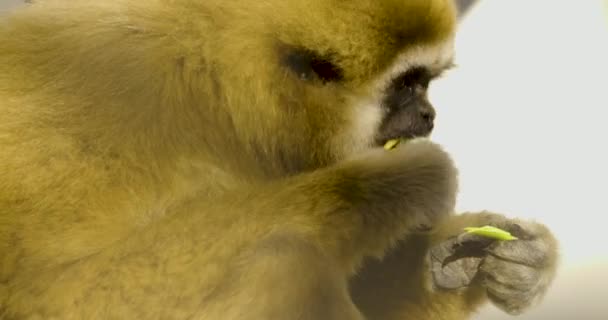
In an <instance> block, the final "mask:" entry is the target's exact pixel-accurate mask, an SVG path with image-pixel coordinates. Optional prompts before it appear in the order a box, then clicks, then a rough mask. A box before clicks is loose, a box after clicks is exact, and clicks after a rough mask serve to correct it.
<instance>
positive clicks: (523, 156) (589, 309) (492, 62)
mask: <svg viewBox="0 0 608 320" xmlns="http://www.w3.org/2000/svg"><path fill="white" fill-rule="evenodd" d="M67 1H69V0H67ZM18 2H20V1H18V0H0V10H2V9H6V8H9V7H12V6H13V5H15V4H17V3H18ZM603 9H604V8H602V0H579V1H566V0H502V1H500V0H482V1H481V2H480V3H479V4H478V5H477V6H475V7H474V8H473V10H472V11H471V12H470V13H469V14H468V15H467V16H466V18H465V20H464V21H463V22H462V24H461V26H460V32H459V36H458V38H457V48H456V49H457V63H458V64H459V67H458V69H456V70H454V71H452V72H450V73H448V74H447V75H446V76H445V77H444V78H443V79H442V80H439V81H438V82H436V84H435V85H434V86H433V90H432V99H433V102H434V103H435V106H436V108H437V109H438V119H437V122H438V123H437V129H436V131H435V134H434V136H433V137H434V139H435V140H436V141H438V142H441V143H442V144H444V145H445V146H446V148H447V149H448V150H449V151H450V152H451V153H452V154H453V156H454V158H455V160H456V162H457V165H458V166H459V168H460V172H461V193H460V199H459V209H460V210H462V211H465V210H481V209H491V210H495V211H500V212H505V213H509V214H512V215H517V216H519V217H525V218H530V219H536V220H539V221H542V222H543V223H546V224H547V225H549V226H550V227H551V228H552V229H553V230H554V232H555V234H556V235H557V237H558V238H559V239H560V241H561V246H562V255H563V257H562V267H561V268H560V273H559V275H558V279H557V281H556V283H555V285H554V286H553V288H552V290H551V291H550V293H549V295H548V296H547V298H546V300H545V302H544V303H543V304H542V305H541V306H540V307H538V308H536V309H534V310H533V311H531V312H529V313H527V314H526V315H524V316H521V317H518V318H517V319H522V320H524V319H525V320H528V319H534V320H543V319H581V320H593V319H608V249H607V247H608V241H607V240H606V239H607V238H608V232H605V231H604V229H605V228H608V224H607V223H606V217H607V216H608V202H607V200H608V170H607V169H606V166H607V165H608V152H607V151H608V19H607V18H606V17H607V15H606V14H605V11H603ZM607 230H608V229H607ZM478 319H489V320H499V319H511V317H509V316H506V315H504V314H503V313H501V312H499V311H497V310H496V309H494V308H492V307H487V308H485V309H484V310H482V312H481V313H480V314H479V316H478Z"/></svg>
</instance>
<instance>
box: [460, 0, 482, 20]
mask: <svg viewBox="0 0 608 320" xmlns="http://www.w3.org/2000/svg"><path fill="white" fill-rule="evenodd" d="M477 2H479V1H478V0H456V6H457V7H458V19H459V20H462V19H463V18H464V16H465V15H466V14H467V13H468V12H469V10H470V9H471V8H472V7H473V6H474V5H475V4H476V3H477Z"/></svg>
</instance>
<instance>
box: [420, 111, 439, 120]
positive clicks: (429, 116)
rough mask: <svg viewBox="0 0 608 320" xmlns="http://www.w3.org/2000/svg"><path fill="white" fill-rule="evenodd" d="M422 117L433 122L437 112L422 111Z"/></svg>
mask: <svg viewBox="0 0 608 320" xmlns="http://www.w3.org/2000/svg"><path fill="white" fill-rule="evenodd" d="M420 117H421V118H422V119H423V120H424V121H425V122H429V123H432V122H433V121H434V120H435V112H433V111H431V110H424V111H420Z"/></svg>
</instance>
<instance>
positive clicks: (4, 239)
mask: <svg viewBox="0 0 608 320" xmlns="http://www.w3.org/2000/svg"><path fill="white" fill-rule="evenodd" d="M454 23H455V16H454V8H453V6H452V4H451V2H450V1H442V0H433V1H429V0H412V1H400V0H381V1H379V0H355V1H338V0H309V1H284V0H268V1H244V0H243V1H236V0H233V1H227V0H205V1H195V0H148V1H137V0H111V1H93V0H70V1H65V0H46V1H37V2H35V4H33V5H31V6H28V7H25V8H22V9H19V10H18V11H16V12H14V13H13V14H11V15H10V16H8V17H6V18H5V20H2V21H0V150H2V151H1V152H0V173H1V174H2V178H1V179H0V318H2V319H222V320H224V319H225V320H229V319H315V320H317V319H319V320H326V319H327V320H329V319H363V318H364V317H365V318H366V319H462V318H466V317H467V316H468V315H469V314H470V313H471V312H472V311H473V310H475V308H476V307H477V305H479V303H481V302H482V301H483V300H484V297H485V294H484V292H485V291H484V288H485V287H484V286H483V285H481V284H480V285H476V286H474V287H472V288H470V289H469V290H465V291H455V292H439V291H437V290H433V289H432V288H430V287H429V285H428V276H427V272H425V269H424V266H425V255H426V252H427V249H428V247H429V245H431V244H435V243H441V242H442V241H443V240H445V239H447V238H448V237H449V236H452V235H456V234H458V233H459V232H460V230H461V229H460V227H461V226H464V225H482V224H485V223H486V222H487V221H489V220H488V219H489V217H493V219H497V217H499V216H497V215H485V214H475V215H464V216H450V215H449V213H451V210H452V209H453V205H454V199H455V192H456V173H455V169H454V168H453V165H452V163H451V161H450V159H449V157H448V156H447V155H446V154H445V152H443V151H442V150H441V149H440V148H439V147H438V146H436V145H435V144H433V143H430V142H428V141H426V140H421V141H414V142H412V143H411V144H408V145H407V146H405V147H403V148H399V149H398V150H395V151H394V152H390V153H387V152H384V151H383V150H381V149H378V148H372V147H371V146H370V145H369V139H370V136H371V135H372V134H373V133H372V132H368V133H366V132H367V131H365V130H369V131H371V130H373V129H374V125H375V124H374V123H370V124H368V125H366V126H365V129H364V131H363V133H361V132H360V131H357V130H358V129H361V128H359V127H358V126H357V123H358V122H357V121H359V120H360V119H358V118H357V115H358V114H359V113H360V112H361V110H362V109H361V108H364V106H366V101H375V100H374V99H376V98H377V97H378V95H379V94H380V93H379V92H378V85H379V83H382V79H383V77H386V75H388V74H390V73H391V70H394V68H395V64H396V63H397V62H403V61H401V60H402V59H401V58H400V57H409V56H412V54H413V52H425V54H424V57H428V56H429V54H427V53H429V52H430V54H436V55H437V57H443V58H441V59H439V58H438V59H434V60H433V59H431V60H432V61H426V62H425V63H427V64H428V65H429V68H435V69H438V70H437V71H439V69H441V68H444V67H445V66H446V65H447V64H448V63H449V62H450V61H449V59H445V57H444V55H442V54H441V52H435V51H437V50H439V49H432V48H444V47H443V46H444V44H445V46H447V47H449V43H450V42H451V39H452V37H453V32H454ZM299 47H304V48H314V49H315V50H316V51H317V52H319V53H321V54H327V55H329V56H331V57H332V58H333V59H334V61H335V63H336V64H339V65H340V66H341V67H342V69H343V70H344V74H343V76H344V79H343V81H341V82H340V83H328V84H326V85H321V84H319V83H315V82H303V81H301V79H298V77H297V76H295V75H294V74H292V73H290V72H289V70H287V69H286V68H284V66H283V65H282V64H281V63H279V62H280V61H281V59H282V55H284V54H285V53H286V52H288V51H289V50H291V49H292V48H299ZM425 48H427V49H425ZM428 48H431V49H428ZM425 50H426V51H425ZM441 50H444V49H441ZM408 53H409V54H410V55H409V56H408ZM413 56H416V55H415V54H414V55H413ZM448 58H449V57H448ZM400 59H401V60H400ZM408 59H409V60H411V59H413V58H406V60H408ZM442 59H443V60H442ZM423 60H424V59H423ZM406 62H407V61H406ZM367 107H370V106H367ZM372 108H373V107H372ZM374 112H376V111H374V110H373V109H372V111H371V113H374ZM355 132H359V133H355ZM353 137H356V138H353ZM420 224H425V225H429V226H431V225H437V224H441V225H444V227H443V228H442V227H438V228H437V230H438V231H437V232H434V233H430V234H424V233H423V234H420V233H417V232H415V233H411V231H412V230H413V228H415V227H417V226H419V225H420ZM541 238H542V239H543V241H547V242H548V243H550V244H551V246H550V248H549V249H547V250H546V251H547V252H548V253H549V254H550V255H551V256H552V257H553V256H554V252H555V246H554V245H553V240H552V238H551V236H550V234H549V233H548V231H543V233H542V237H541ZM390 248H395V249H393V251H392V252H397V253H398V252H401V253H403V254H404V257H403V259H397V260H398V261H396V262H395V263H389V262H387V263H386V264H380V265H377V266H376V267H381V268H389V269H390V268H392V267H394V266H400V269H398V270H393V271H394V272H393V273H391V274H385V273H384V272H382V276H383V277H385V278H382V279H374V278H373V277H371V276H370V277H361V275H365V274H371V275H374V274H375V275H376V276H379V275H380V274H378V273H374V272H373V271H374V268H375V267H366V264H365V262H364V261H365V260H364V259H365V258H366V257H379V258H382V257H384V254H385V253H386V252H387V250H389V249H390ZM548 261H550V263H547V264H546V265H543V267H542V271H543V272H544V273H543V274H546V275H547V276H546V277H545V278H547V279H550V278H552V274H553V270H554V262H553V261H554V259H553V258H551V259H549V260H548ZM379 263H380V262H379ZM401 267H402V268H401ZM545 269H546V270H545ZM386 277H388V278H386ZM370 279H373V280H370ZM349 281H351V283H350V284H349ZM546 282H548V280H547V281H546ZM389 283H393V284H401V285H402V286H400V287H399V288H397V289H395V290H392V289H390V288H391V287H390V286H389V285H388V284H389ZM349 287H352V289H351V292H349ZM544 287H546V285H545V286H543V290H542V291H544ZM380 290H382V292H386V293H387V294H390V295H389V296H386V295H384V294H379V295H378V296H373V295H369V293H372V292H380ZM351 296H352V299H351ZM377 298H381V299H380V300H378V299H377ZM353 300H354V302H353ZM389 302H390V303H389ZM499 304H500V303H499Z"/></svg>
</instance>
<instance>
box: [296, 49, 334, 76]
mask: <svg viewBox="0 0 608 320" xmlns="http://www.w3.org/2000/svg"><path fill="white" fill-rule="evenodd" d="M284 63H285V65H286V66H287V67H288V68H289V69H290V70H291V71H292V72H294V73H295V74H296V75H297V76H298V77H299V78H300V79H302V80H314V79H318V80H320V81H321V82H323V83H327V82H336V81H340V80H342V79H343V78H344V75H343V72H342V69H341V68H340V67H338V66H337V65H335V64H334V63H333V62H332V61H331V59H330V58H329V57H324V56H322V55H320V54H318V53H316V52H314V51H311V50H308V49H292V50H289V52H288V54H287V55H286V57H285V61H284Z"/></svg>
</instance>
